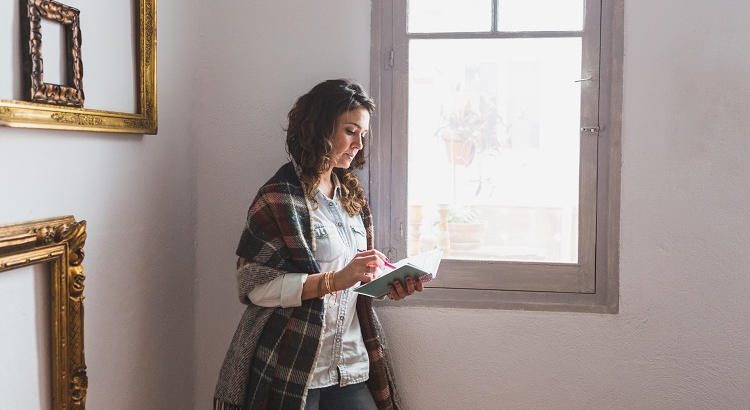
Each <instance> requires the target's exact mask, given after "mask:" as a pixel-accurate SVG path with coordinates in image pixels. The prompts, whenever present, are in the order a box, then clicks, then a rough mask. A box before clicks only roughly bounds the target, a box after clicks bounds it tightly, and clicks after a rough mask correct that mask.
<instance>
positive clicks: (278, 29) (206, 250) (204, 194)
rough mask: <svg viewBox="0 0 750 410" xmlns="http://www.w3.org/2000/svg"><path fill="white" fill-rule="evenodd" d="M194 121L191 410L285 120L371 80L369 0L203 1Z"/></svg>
mask: <svg viewBox="0 0 750 410" xmlns="http://www.w3.org/2000/svg"><path fill="white" fill-rule="evenodd" d="M202 14H203V15H204V16H206V20H205V23H206V26H205V27H204V28H205V34H204V37H203V38H202V41H201V45H202V49H203V50H204V51H203V52H202V53H201V57H202V59H203V61H202V63H201V65H200V71H199V77H200V84H201V87H200V93H199V96H198V101H199V109H198V112H199V113H200V115H199V116H198V118H197V119H196V139H195V147H196V153H197V160H196V166H197V204H198V205H197V210H196V215H197V227H198V229H197V251H196V267H197V275H196V299H195V300H196V305H195V312H196V331H195V346H196V357H195V360H196V374H195V388H194V390H195V408H196V409H204V408H208V406H209V405H210V403H211V398H212V397H213V391H214V387H215V384H216V379H217V376H218V371H219V367H220V365H221V362H222V360H223V359H224V353H225V352H226V349H227V347H228V346H229V342H230V340H231V336H232V334H233V333H234V329H235V327H236V326H237V323H238V321H239V318H240V315H241V313H242V311H243V305H241V304H240V303H239V299H238V297H237V290H236V283H235V279H234V264H235V262H236V256H235V254H234V250H235V248H236V246H237V242H238V240H239V238H240V233H241V232H242V228H243V225H244V222H245V215H246V213H247V208H248V206H249V205H250V201H251V200H252V198H253V196H254V195H255V192H256V191H257V189H258V187H259V186H260V185H261V184H262V183H263V182H265V181H266V180H267V179H268V178H269V177H271V176H272V175H273V173H274V172H276V169H277V168H278V167H279V166H281V165H282V164H283V163H284V162H286V161H287V159H286V158H287V156H286V153H285V151H284V138H285V133H284V131H283V130H282V127H284V126H285V125H286V121H285V119H286V114H287V113H288V112H289V109H290V108H291V106H292V104H293V103H294V101H295V99H296V98H297V97H298V96H300V95H302V94H304V93H305V92H307V91H308V90H309V89H310V88H312V86H314V85H315V84H316V83H318V82H319V81H322V80H324V79H328V78H340V77H349V78H354V79H358V80H359V81H361V82H363V83H365V84H366V83H367V81H368V79H369V76H370V74H369V73H370V68H369V60H370V58H369V55H370V23H369V22H370V3H369V1H356V2H355V1H351V0H324V1H314V2H311V1H299V0H297V1H286V2H280V1H274V0H262V1H253V2H237V1H228V0H222V1H214V2H211V3H210V4H208V3H206V10H205V11H204V12H203V13H202Z"/></svg>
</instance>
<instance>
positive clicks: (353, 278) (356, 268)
mask: <svg viewBox="0 0 750 410" xmlns="http://www.w3.org/2000/svg"><path fill="white" fill-rule="evenodd" d="M387 260H388V258H386V257H385V255H383V253H382V252H380V251H378V250H376V249H370V250H367V251H362V252H359V253H357V255H356V256H354V259H352V260H351V262H349V264H348V265H346V266H345V267H344V269H341V270H340V271H338V272H336V275H335V276H334V278H333V284H334V286H335V287H336V290H344V289H349V288H350V287H352V286H354V285H355V284H357V283H358V282H362V283H367V282H369V281H371V280H372V279H373V277H372V275H373V274H374V273H375V270H376V269H378V268H381V269H382V268H383V267H384V266H385V264H384V263H383V262H384V261H387Z"/></svg>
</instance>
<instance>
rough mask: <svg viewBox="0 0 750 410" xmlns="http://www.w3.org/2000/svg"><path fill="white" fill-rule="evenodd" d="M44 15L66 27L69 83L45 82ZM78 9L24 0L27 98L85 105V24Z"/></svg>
mask: <svg viewBox="0 0 750 410" xmlns="http://www.w3.org/2000/svg"><path fill="white" fill-rule="evenodd" d="M42 19H48V20H52V21H56V22H58V23H60V24H62V25H63V27H64V29H65V44H66V50H65V53H64V54H65V55H66V57H67V58H66V65H67V70H66V74H67V78H66V84H50V83H47V82H44V64H43V58H42V41H44V38H42ZM79 19H80V12H79V11H78V9H75V8H73V7H70V6H67V5H65V4H62V3H58V2H56V1H51V0H23V1H22V4H21V39H22V44H21V49H22V53H21V54H22V55H21V57H22V60H23V92H24V98H25V99H26V100H28V101H31V102H38V103H46V104H55V105H66V106H71V107H83V64H82V63H81V24H80V20H79Z"/></svg>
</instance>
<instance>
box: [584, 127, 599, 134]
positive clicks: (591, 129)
mask: <svg viewBox="0 0 750 410" xmlns="http://www.w3.org/2000/svg"><path fill="white" fill-rule="evenodd" d="M581 131H582V132H588V133H591V134H598V133H599V127H581Z"/></svg>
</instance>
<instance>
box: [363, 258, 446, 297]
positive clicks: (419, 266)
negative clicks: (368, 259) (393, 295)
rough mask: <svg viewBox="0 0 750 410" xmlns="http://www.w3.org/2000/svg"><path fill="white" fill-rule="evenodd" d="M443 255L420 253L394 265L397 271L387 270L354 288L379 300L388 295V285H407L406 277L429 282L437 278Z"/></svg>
mask: <svg viewBox="0 0 750 410" xmlns="http://www.w3.org/2000/svg"><path fill="white" fill-rule="evenodd" d="M442 256H443V253H442V252H441V251H440V249H435V250H432V251H429V252H424V253H420V254H418V255H414V256H411V257H408V258H404V259H401V260H400V261H398V262H396V263H394V264H393V266H394V267H395V269H393V268H386V269H385V271H383V273H382V274H379V275H378V277H377V279H375V280H373V281H371V282H369V283H365V284H364V285H361V286H358V287H356V288H354V291H355V292H357V293H361V294H363V295H367V296H371V297H374V298H379V297H382V296H385V295H386V294H387V293H388V285H390V284H391V283H393V282H394V281H396V280H399V281H401V283H402V284H403V285H404V286H405V285H406V280H405V279H406V277H409V276H410V277H412V278H421V279H422V282H429V281H431V280H432V279H434V278H435V277H436V276H437V270H438V266H439V265H440V260H441V258H442Z"/></svg>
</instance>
